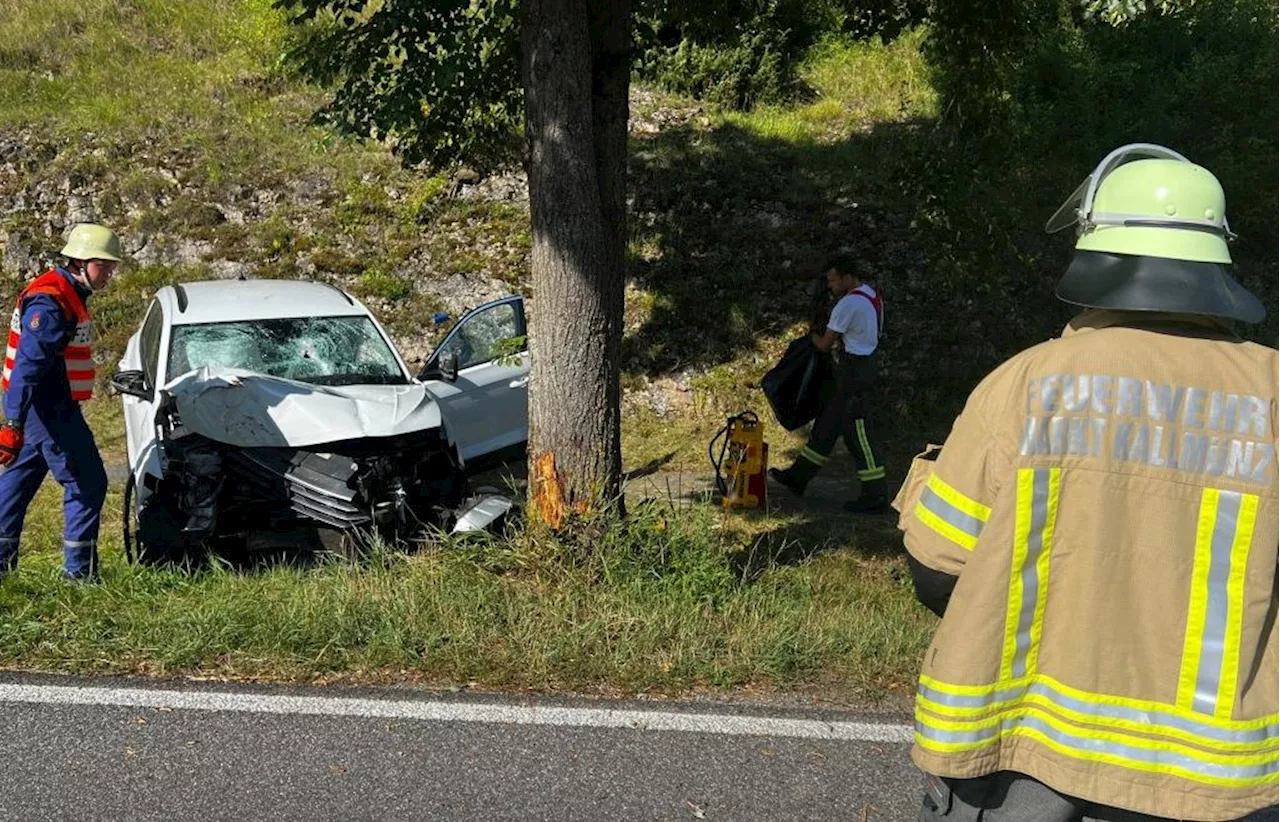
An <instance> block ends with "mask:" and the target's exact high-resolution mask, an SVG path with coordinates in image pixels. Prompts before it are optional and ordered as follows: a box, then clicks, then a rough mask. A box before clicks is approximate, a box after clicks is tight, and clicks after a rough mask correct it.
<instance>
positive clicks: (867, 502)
mask: <svg viewBox="0 0 1280 822" xmlns="http://www.w3.org/2000/svg"><path fill="white" fill-rule="evenodd" d="M844 510H846V511H848V512H849V513H850V514H887V513H889V484H888V483H887V482H886V481H885V480H884V479H883V478H882V479H874V480H867V481H866V482H864V483H862V493H861V494H859V495H858V498H857V499H855V500H854V501H853V502H846V503H845V504H844Z"/></svg>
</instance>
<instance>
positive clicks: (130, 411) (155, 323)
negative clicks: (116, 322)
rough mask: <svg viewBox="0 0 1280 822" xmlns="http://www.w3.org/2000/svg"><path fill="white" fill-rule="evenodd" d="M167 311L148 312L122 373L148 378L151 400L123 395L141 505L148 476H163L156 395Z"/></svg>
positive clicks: (157, 307) (154, 305)
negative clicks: (139, 373) (138, 372)
mask: <svg viewBox="0 0 1280 822" xmlns="http://www.w3.org/2000/svg"><path fill="white" fill-rule="evenodd" d="M164 324H165V323H164V311H163V310H162V309H161V307H160V303H159V302H158V301H154V300H153V301H152V303H151V307H150V308H148V309H147V316H146V319H144V320H143V321H142V328H141V330H139V331H138V333H137V334H136V335H134V337H133V338H132V339H130V340H129V345H128V347H127V348H126V349H125V355H124V359H122V360H121V361H120V367H121V370H132V369H141V370H142V372H143V373H144V374H146V376H147V387H148V389H149V393H150V397H149V398H147V399H144V398H142V397H135V396H133V395H131V394H121V395H120V396H121V401H122V403H123V405H124V426H125V447H126V450H127V453H128V459H129V470H130V471H131V472H132V473H133V474H134V479H135V480H136V481H137V483H138V488H139V502H141V500H142V497H143V496H145V491H146V489H147V488H149V487H150V486H149V484H148V483H146V482H144V479H143V475H144V474H146V473H151V474H154V475H155V476H156V477H157V478H158V477H159V476H160V454H159V451H158V449H157V447H156V424H155V416H156V392H157V386H158V384H159V380H160V379H161V378H162V375H161V373H160V369H161V367H162V365H163V364H162V363H161V355H162V353H163V350H164V349H163V347H162V343H163V342H164V340H163V337H164Z"/></svg>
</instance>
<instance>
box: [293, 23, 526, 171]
mask: <svg viewBox="0 0 1280 822" xmlns="http://www.w3.org/2000/svg"><path fill="white" fill-rule="evenodd" d="M277 5H278V6H279V7H281V8H284V9H286V10H288V11H289V12H290V13H291V15H292V16H291V18H290V22H292V23H294V24H295V25H296V26H298V27H299V28H298V33H297V37H296V39H295V41H294V43H293V45H292V46H291V48H290V49H289V51H288V52H287V58H288V59H289V60H291V61H293V62H296V63H297V64H298V65H299V66H300V67H301V68H302V70H303V71H304V72H305V73H306V74H307V75H308V76H310V77H312V78H313V79H315V80H317V81H319V82H320V83H322V84H325V85H336V86H337V91H336V93H335V94H334V97H333V99H332V100H331V101H330V103H329V104H328V105H327V106H325V107H324V108H323V109H322V110H321V112H320V113H319V118H320V120H321V121H322V122H324V123H326V124H329V125H334V126H337V127H340V128H341V129H343V130H345V131H348V132H351V133H355V134H359V135H361V136H365V137H371V138H375V139H378V140H382V141H384V142H387V143H388V144H389V145H391V146H392V147H393V148H394V149H395V150H396V152H397V153H398V154H400V155H401V156H402V158H403V159H404V160H405V161H406V162H408V163H410V164H416V163H419V162H427V163H431V164H434V165H443V164H446V163H449V162H452V161H454V160H457V159H459V158H463V157H465V158H467V159H468V160H469V161H470V162H473V163H477V164H481V165H484V164H491V163H495V162H498V161H500V160H503V159H506V158H508V157H509V156H510V154H511V151H512V148H513V146H514V144H515V135H516V134H517V129H518V127H519V123H520V118H521V112H522V109H521V105H522V99H523V98H522V96H521V93H520V87H519V82H518V79H519V76H520V71H519V68H520V67H519V59H518V56H519V25H518V9H517V3H516V0H487V2H469V0H431V1H430V2H423V0H278V2H277Z"/></svg>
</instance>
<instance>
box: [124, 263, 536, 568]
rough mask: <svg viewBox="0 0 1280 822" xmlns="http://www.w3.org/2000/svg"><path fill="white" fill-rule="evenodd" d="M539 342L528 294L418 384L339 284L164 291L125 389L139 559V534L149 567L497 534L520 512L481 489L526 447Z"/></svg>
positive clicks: (454, 344) (129, 508) (480, 322)
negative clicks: (435, 532)
mask: <svg viewBox="0 0 1280 822" xmlns="http://www.w3.org/2000/svg"><path fill="white" fill-rule="evenodd" d="M524 340H525V317H524V303H523V301H522V300H521V298H520V297H518V296H511V297H505V298H503V299H500V300H496V301H494V302H490V303H486V304H485V305H482V306H480V307H479V308H477V309H474V310H473V311H470V312H468V313H467V314H465V315H464V316H463V317H462V318H461V319H460V320H459V321H458V323H457V324H456V325H455V326H454V328H453V329H452V330H451V331H450V332H449V334H448V336H446V337H445V339H444V340H443V342H442V343H441V344H440V346H439V347H438V348H437V349H436V350H435V352H434V353H433V354H432V355H431V357H430V358H429V359H428V361H427V363H426V365H425V366H424V368H423V369H422V371H421V372H420V373H419V374H418V375H417V376H416V377H415V376H414V375H412V374H411V372H410V371H409V369H408V368H407V366H406V365H405V362H404V360H403V359H402V358H401V356H400V354H399V353H398V352H397V351H396V349H395V347H394V345H392V343H391V342H390V340H389V338H388V336H387V334H386V331H385V330H384V329H383V328H382V326H381V325H380V324H379V323H378V321H377V320H376V319H375V318H374V317H373V315H372V314H371V313H370V312H369V310H368V309H366V308H365V307H364V306H363V305H362V304H361V303H360V302H359V300H356V299H355V298H354V297H352V296H351V295H350V294H348V293H346V292H345V291H342V290H341V289H339V288H337V287H334V286H331V285H327V284H324V283H317V282H306V281H296V280H231V281H213V282H196V283H186V284H182V285H175V286H166V287H164V288H161V289H160V290H159V291H158V292H157V293H156V296H155V299H154V300H152V302H151V305H150V306H149V307H148V309H147V313H146V317H145V319H144V320H143V322H142V326H141V327H140V328H139V330H138V331H137V333H135V334H134V335H133V336H132V337H131V338H130V339H129V343H128V346H127V348H126V350H125V354H124V358H123V359H122V360H121V361H120V365H119V370H118V371H117V372H116V373H115V375H114V376H113V377H112V386H113V387H114V388H115V389H116V390H117V391H118V392H119V393H120V394H121V395H122V398H123V403H124V418H125V429H126V439H127V449H128V460H129V469H130V477H129V481H128V487H127V488H126V493H125V523H126V530H125V538H126V548H130V549H131V548H132V540H131V538H130V532H131V531H132V532H133V533H134V534H136V541H137V544H138V556H139V558H141V559H142V560H143V561H171V560H174V559H176V558H179V557H189V556H191V555H193V553H194V552H202V551H204V550H207V549H209V548H216V547H217V544H218V543H219V542H221V541H227V540H232V541H238V542H239V543H240V544H241V545H245V546H247V547H248V548H250V549H254V548H259V549H261V548H266V549H272V548H286V547H291V546H294V545H298V544H301V543H303V542H312V543H313V544H314V542H316V541H318V542H320V543H321V544H325V545H334V544H350V537H352V536H353V535H355V534H363V533H366V532H368V531H376V532H379V533H381V534H383V535H384V536H392V537H400V536H406V535H410V534H412V533H413V532H416V531H419V530H421V529H422V528H423V527H425V526H428V525H431V526H435V527H439V528H445V529H453V530H474V529H477V528H483V527H486V526H488V525H490V524H491V523H492V522H493V521H494V520H496V519H498V518H500V517H501V516H503V515H504V514H505V513H506V511H507V509H508V508H509V507H510V504H511V501H510V500H509V499H507V498H504V497H500V496H497V495H494V494H481V495H475V494H473V493H472V491H471V489H470V488H469V483H468V479H467V475H468V472H469V470H472V469H475V468H478V467H483V466H484V465H486V464H488V463H492V462H494V461H496V460H499V459H504V458H509V457H511V456H514V455H516V454H518V453H519V452H520V451H521V450H522V449H523V447H524V444H525V441H526V440H527V439H528V422H527V420H528V397H527V385H528V379H529V359H528V353H527V349H526V348H525V346H524V344H523V343H524ZM335 537H336V538H337V542H336V543H335V542H334V538H335Z"/></svg>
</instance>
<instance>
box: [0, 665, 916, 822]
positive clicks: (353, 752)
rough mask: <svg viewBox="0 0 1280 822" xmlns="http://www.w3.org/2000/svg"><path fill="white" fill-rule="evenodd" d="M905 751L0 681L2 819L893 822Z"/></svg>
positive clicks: (552, 720) (536, 706)
mask: <svg viewBox="0 0 1280 822" xmlns="http://www.w3.org/2000/svg"><path fill="white" fill-rule="evenodd" d="M122 689H123V690H122ZM907 738H909V731H908V729H907V728H906V727H905V725H903V724H902V722H901V719H900V718H894V719H889V718H884V717H879V718H877V717H861V716H856V715H851V714H848V713H842V712H813V711H801V710H794V709H786V710H780V709H773V710H766V709H762V708H760V707H744V706H738V705H729V704H725V703H705V702H699V703H676V702H667V701H663V702H657V703H655V702H639V703H620V702H609V703H602V702H598V701H594V700H593V701H572V700H551V699H518V700H512V699H509V698H497V697H485V696H473V695H467V694H444V695H441V694H434V693H430V694H424V693H421V692H417V691H413V692H410V691H403V690H377V691H371V690H361V691H349V690H343V691H337V692H335V691H333V690H331V689H298V688H293V689H276V688H262V687H256V688H245V687H239V688H237V687H233V686H230V685H226V684H219V685H217V686H215V687H208V688H206V687H197V686H191V685H180V686H175V685H172V684H168V685H163V686H156V685H147V684H139V683H137V682H125V683H121V682H117V681H115V680H68V679H62V678H58V679H53V678H43V679H32V678H30V677H21V676H17V675H11V676H8V677H5V678H3V679H0V819H5V820H10V819H12V820H19V819H20V820H46V819H48V820H53V819H57V820H79V819H93V820H106V819H110V820H116V819H130V820H151V819H157V820H158V819H164V820H171V819H202V820H203V819H237V820H244V819H282V820H292V819H299V820H303V819H305V820H311V821H314V820H327V819H342V820H364V819H377V820H397V819H413V820H420V819H448V820H472V819H476V820H479V819H484V820H495V819H498V820H502V819H512V820H596V819H601V820H603V819H609V820H692V819H714V820H751V822H766V821H767V820H795V819H806V820H856V821H857V822H863V820H870V821H872V822H885V821H886V820H909V819H914V818H915V817H916V814H917V813H918V809H919V796H920V793H919V784H920V782H919V777H918V776H917V773H916V771H915V770H914V768H913V767H912V765H911V763H910V760H909V759H908V756H907V750H908V745H907V743H906V742H905V741H903V740H905V739H907Z"/></svg>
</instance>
